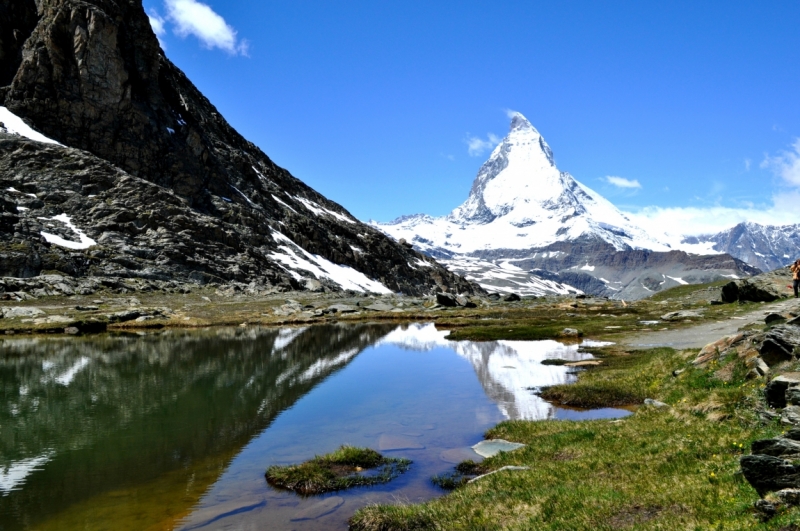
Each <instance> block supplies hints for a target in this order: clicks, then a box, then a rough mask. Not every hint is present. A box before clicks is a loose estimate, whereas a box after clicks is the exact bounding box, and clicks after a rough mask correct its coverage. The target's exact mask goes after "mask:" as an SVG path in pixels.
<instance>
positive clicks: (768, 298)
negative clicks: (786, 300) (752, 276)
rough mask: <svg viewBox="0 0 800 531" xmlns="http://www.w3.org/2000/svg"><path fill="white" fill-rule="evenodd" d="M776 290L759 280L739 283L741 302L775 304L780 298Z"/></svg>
mask: <svg viewBox="0 0 800 531" xmlns="http://www.w3.org/2000/svg"><path fill="white" fill-rule="evenodd" d="M780 296H781V295H780V293H778V292H777V291H776V290H775V288H774V287H773V286H771V285H769V284H767V283H765V282H760V281H759V280H742V281H740V282H739V300H740V301H742V302H773V301H776V300H778V299H779V298H780Z"/></svg>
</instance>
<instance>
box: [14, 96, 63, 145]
mask: <svg viewBox="0 0 800 531" xmlns="http://www.w3.org/2000/svg"><path fill="white" fill-rule="evenodd" d="M0 122H2V123H3V125H4V126H5V130H6V131H8V132H9V133H11V134H13V135H19V136H22V137H25V138H27V139H29V140H33V141H35V142H42V143H43V144H56V145H58V146H61V145H62V144H59V143H58V142H56V141H55V140H53V139H52V138H47V137H46V136H44V135H43V134H41V133H39V132H38V131H34V130H33V129H32V128H31V127H30V126H29V125H28V124H26V123H25V122H23V121H22V118H20V117H19V116H17V115H16V114H14V113H12V112H11V111H9V110H8V109H7V108H5V107H2V106H0Z"/></svg>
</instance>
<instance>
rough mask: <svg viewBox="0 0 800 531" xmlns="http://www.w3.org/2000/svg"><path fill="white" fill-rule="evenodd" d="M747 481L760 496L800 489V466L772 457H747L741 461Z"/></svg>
mask: <svg viewBox="0 0 800 531" xmlns="http://www.w3.org/2000/svg"><path fill="white" fill-rule="evenodd" d="M739 464H740V465H741V467H742V473H743V474H744V477H745V479H746V480H747V481H748V482H749V483H750V484H751V485H752V486H753V488H754V489H756V492H758V494H759V495H760V496H763V495H764V494H766V493H767V492H770V491H776V490H781V489H794V488H798V487H800V465H793V464H792V463H791V462H789V461H787V460H785V459H781V458H779V457H774V456H771V455H745V456H742V457H741V459H740V460H739Z"/></svg>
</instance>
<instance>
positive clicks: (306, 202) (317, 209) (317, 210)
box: [294, 197, 356, 223]
mask: <svg viewBox="0 0 800 531" xmlns="http://www.w3.org/2000/svg"><path fill="white" fill-rule="evenodd" d="M294 199H295V200H297V201H300V202H301V203H302V204H303V206H304V207H306V208H307V209H309V210H310V211H311V212H313V213H314V214H316V215H317V216H322V215H324V214H327V215H329V216H333V217H334V218H336V219H338V220H339V221H344V222H345V223H355V222H356V221H355V220H354V219H350V218H348V217H347V216H345V215H344V214H340V213H338V212H334V211H333V210H329V209H327V208H325V207H323V206H321V205H318V204H317V203H315V202H314V201H311V200H310V199H306V198H304V197H294Z"/></svg>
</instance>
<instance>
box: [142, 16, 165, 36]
mask: <svg viewBox="0 0 800 531" xmlns="http://www.w3.org/2000/svg"><path fill="white" fill-rule="evenodd" d="M147 18H149V19H150V27H151V28H153V33H155V34H156V35H158V36H159V37H161V36H162V35H164V34H165V33H166V32H167V28H166V24H167V21H166V20H164V18H163V17H162V16H161V15H159V14H158V13H156V12H155V11H150V12H149V13H148V14H147Z"/></svg>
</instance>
